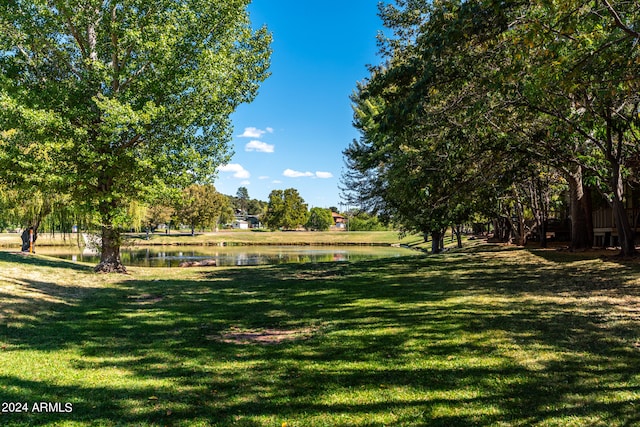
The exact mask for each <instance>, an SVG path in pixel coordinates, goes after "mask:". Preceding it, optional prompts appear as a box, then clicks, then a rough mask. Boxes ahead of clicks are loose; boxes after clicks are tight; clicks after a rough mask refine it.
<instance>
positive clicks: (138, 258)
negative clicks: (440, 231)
mask: <svg viewBox="0 0 640 427" xmlns="http://www.w3.org/2000/svg"><path fill="white" fill-rule="evenodd" d="M39 253H41V254H44V255H51V256H55V257H59V258H63V259H69V260H72V261H76V262H88V263H95V264H97V263H98V262H99V261H100V256H99V255H98V254H97V253H94V252H89V251H84V252H82V251H80V250H77V251H71V250H69V249H62V248H44V247H40V248H39ZM412 254H415V252H413V251H410V250H407V249H402V248H390V247H353V246H348V247H342V246H331V247H309V246H242V247H218V246H215V247H200V246H198V247H193V248H184V247H182V248H176V247H149V248H138V249H125V248H123V249H122V250H121V258H122V262H123V263H124V264H125V265H130V266H144V267H177V266H178V265H179V264H180V263H181V262H184V261H201V260H209V259H215V260H216V263H217V265H221V266H244V265H268V264H288V263H307V262H346V261H360V260H367V259H375V258H388V257H397V256H407V255H412Z"/></svg>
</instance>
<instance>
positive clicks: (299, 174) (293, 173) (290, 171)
mask: <svg viewBox="0 0 640 427" xmlns="http://www.w3.org/2000/svg"><path fill="white" fill-rule="evenodd" d="M282 175H284V176H286V177H288V178H302V177H307V176H313V173H311V172H299V171H294V170H293V169H286V170H285V171H284V172H282Z"/></svg>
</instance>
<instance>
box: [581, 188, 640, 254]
mask: <svg viewBox="0 0 640 427" xmlns="http://www.w3.org/2000/svg"><path fill="white" fill-rule="evenodd" d="M594 204H596V206H594V209H593V216H592V220H593V240H594V241H593V244H594V245H595V246H617V245H619V241H618V228H617V226H616V220H615V218H614V215H613V209H612V208H611V207H610V206H609V205H608V204H607V203H606V202H605V201H603V200H596V201H594ZM625 210H626V212H627V217H628V218H629V222H630V223H631V228H632V229H633V231H634V232H635V233H636V239H637V237H638V236H640V190H638V189H632V188H631V187H629V186H626V188H625Z"/></svg>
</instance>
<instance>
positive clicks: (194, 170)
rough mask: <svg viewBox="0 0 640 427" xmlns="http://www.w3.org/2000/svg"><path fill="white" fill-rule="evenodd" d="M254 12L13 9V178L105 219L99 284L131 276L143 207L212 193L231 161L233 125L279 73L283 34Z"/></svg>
mask: <svg viewBox="0 0 640 427" xmlns="http://www.w3.org/2000/svg"><path fill="white" fill-rule="evenodd" d="M247 4H248V0H240V1H236V2H226V1H222V0H206V1H205V0H188V1H181V2H171V1H161V2H157V1H150V0H126V1H119V2H117V1H102V0H88V1H85V2H75V1H67V0H59V1H54V2H40V1H36V0H25V1H20V2H4V3H3V4H2V5H0V71H1V72H0V130H2V131H4V133H3V136H2V138H0V142H1V143H2V144H1V145H0V176H1V177H2V179H3V180H4V181H5V182H8V183H9V184H10V185H19V183H22V184H20V185H23V186H32V187H38V186H41V185H43V182H44V181H43V180H42V179H37V178H41V177H43V176H47V177H49V180H48V181H46V182H47V183H48V182H49V181H51V187H52V188H55V189H57V190H58V191H63V192H68V193H70V194H71V195H72V196H73V198H74V200H76V201H78V203H81V204H82V207H83V209H85V210H87V211H92V212H96V214H97V215H96V216H97V218H98V220H99V226H100V228H101V237H102V251H101V261H100V264H99V265H98V266H97V267H96V271H103V272H110V271H120V272H124V271H126V270H125V268H124V266H123V265H122V263H121V260H120V227H121V226H122V224H123V223H125V222H126V214H125V212H126V207H127V204H128V202H129V201H131V200H135V199H139V200H141V201H144V199H145V197H146V196H147V195H148V194H149V193H150V192H152V189H153V188H155V187H157V186H158V185H167V186H169V187H173V188H177V187H184V186H186V185H188V184H191V183H194V182H200V183H205V182H207V181H208V180H210V179H211V178H212V177H213V175H214V173H215V169H216V167H217V166H218V165H219V164H221V163H224V162H226V161H228V158H229V155H228V154H229V148H228V146H227V143H228V141H229V140H230V139H231V123H230V120H229V116H230V114H231V113H232V112H233V111H234V110H235V108H236V107H237V106H238V105H239V104H240V103H243V102H250V101H251V100H252V99H253V97H254V96H255V94H256V91H257V88H258V84H259V83H260V82H261V81H263V80H264V79H265V78H266V77H267V74H268V73H267V69H268V66H269V57H270V49H269V43H270V35H269V34H268V32H267V31H266V29H265V28H262V29H259V30H252V29H251V25H250V22H249V19H248V14H247V11H246V7H247ZM8 131H11V132H12V133H11V134H8V133H7V132H8ZM34 169H37V171H36V173H37V174H36V175H32V172H33V170H34ZM30 176H33V179H25V178H28V177H30Z"/></svg>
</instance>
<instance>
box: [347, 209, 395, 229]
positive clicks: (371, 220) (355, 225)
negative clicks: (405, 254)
mask: <svg viewBox="0 0 640 427" xmlns="http://www.w3.org/2000/svg"><path fill="white" fill-rule="evenodd" d="M388 229H389V227H388V226H386V225H384V224H382V223H381V222H380V219H379V218H378V217H377V216H375V215H371V214H368V213H366V212H361V213H358V214H357V215H354V216H351V217H349V231H385V230H388Z"/></svg>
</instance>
